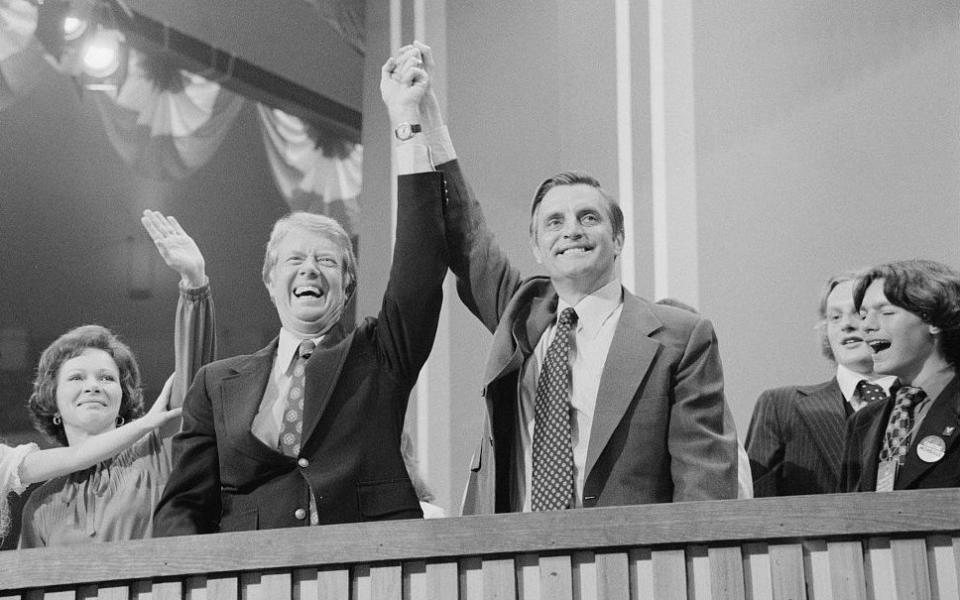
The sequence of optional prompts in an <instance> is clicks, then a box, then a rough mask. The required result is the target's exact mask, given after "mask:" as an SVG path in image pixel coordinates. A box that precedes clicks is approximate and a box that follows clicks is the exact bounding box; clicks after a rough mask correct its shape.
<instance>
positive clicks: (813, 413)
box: [747, 379, 847, 498]
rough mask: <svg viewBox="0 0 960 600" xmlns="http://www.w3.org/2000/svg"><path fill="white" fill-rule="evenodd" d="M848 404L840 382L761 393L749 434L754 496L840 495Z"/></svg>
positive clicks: (827, 382)
mask: <svg viewBox="0 0 960 600" xmlns="http://www.w3.org/2000/svg"><path fill="white" fill-rule="evenodd" d="M844 402H845V400H844V398H843V394H842V393H841V392H840V386H839V385H837V380H836V379H831V380H830V381H826V382H824V383H821V384H818V385H808V386H790V387H782V388H776V389H772V390H766V391H765V392H763V393H762V394H760V398H759V399H758V400H757V403H756V405H754V408H753V418H751V419H750V429H749V430H748V431H747V454H748V455H749V456H750V470H751V472H752V473H753V493H754V496H755V497H758V498H759V497H762V496H793V495H801V494H830V493H833V492H836V491H837V486H838V484H839V481H840V462H841V459H842V458H843V444H844V440H845V439H846V428H847V413H846V410H845V409H844V406H843V403H844Z"/></svg>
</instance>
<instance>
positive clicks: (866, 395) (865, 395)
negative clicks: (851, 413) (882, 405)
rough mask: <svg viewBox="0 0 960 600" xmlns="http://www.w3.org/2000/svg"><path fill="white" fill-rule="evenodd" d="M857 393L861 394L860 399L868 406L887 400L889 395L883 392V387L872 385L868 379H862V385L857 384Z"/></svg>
mask: <svg viewBox="0 0 960 600" xmlns="http://www.w3.org/2000/svg"><path fill="white" fill-rule="evenodd" d="M857 393H858V394H860V399H861V400H863V401H864V402H865V403H866V404H870V403H871V402H880V401H882V400H886V399H887V393H886V392H884V391H883V386H880V385H877V384H875V383H870V382H869V381H867V380H866V379H861V380H860V383H858V384H857Z"/></svg>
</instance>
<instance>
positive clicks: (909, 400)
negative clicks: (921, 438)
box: [880, 385, 927, 464]
mask: <svg viewBox="0 0 960 600" xmlns="http://www.w3.org/2000/svg"><path fill="white" fill-rule="evenodd" d="M926 396H927V394H926V393H925V392H924V391H923V390H921V389H920V388H917V387H910V386H909V385H905V386H903V387H901V388H900V389H899V390H897V395H896V400H895V401H894V405H893V411H892V412H891V413H890V422H889V423H888V424H887V431H886V433H885V434H884V436H883V448H882V449H881V450H880V461H881V462H884V461H888V460H894V459H896V460H898V461H899V462H900V464H903V457H904V456H906V455H907V450H908V449H909V448H910V436H911V435H912V434H913V431H911V430H912V429H913V409H914V408H915V407H916V406H917V404H920V402H922V401H923V399H924V398H925V397H926Z"/></svg>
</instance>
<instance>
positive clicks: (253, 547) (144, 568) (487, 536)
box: [0, 490, 960, 600]
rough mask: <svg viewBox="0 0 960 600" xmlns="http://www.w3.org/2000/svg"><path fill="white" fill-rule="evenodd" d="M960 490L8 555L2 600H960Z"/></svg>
mask: <svg viewBox="0 0 960 600" xmlns="http://www.w3.org/2000/svg"><path fill="white" fill-rule="evenodd" d="M958 571H960V490H927V491H911V492H893V493H870V494H856V495H855V494H843V495H835V496H803V497H795V498H771V499H760V500H731V501H723V502H690V503H682V504H660V505H649V506H632V507H619V508H601V509H587V510H578V511H561V512H552V513H537V514H511V515H495V516H478V517H465V518H456V519H439V520H430V521H392V522H385V523H360V524H352V525H333V526H327V527H312V528H311V527H308V528H298V529H278V530H271V531H260V532H250V533H225V534H217V535H207V536H188V537H180V538H166V539H156V540H142V541H131V542H122V543H112V544H97V545H90V546H73V547H62V548H49V549H37V550H21V551H8V552H0V599H2V600H6V599H14V598H15V599H18V600H19V599H23V600H27V599H31V600H32V599H35V598H44V599H57V600H66V599H73V598H77V599H80V598H110V599H126V598H131V599H133V598H136V599H141V600H145V599H147V598H151V599H161V598H162V599H167V598H187V599H190V600H200V599H204V598H206V599H210V600H212V599H229V600H241V599H242V600H254V599H264V600H276V599H280V600H283V599H300V600H302V599H307V598H310V599H315V598H316V599H326V598H331V599H335V600H348V599H353V600H366V599H370V600H385V599H390V600H401V599H408V598H410V599H420V598H423V599H438V600H456V599H458V598H459V599H474V598H476V599H492V598H505V599H511V598H522V599H523V600H533V599H545V600H546V599H549V600H562V599H570V600H573V599H587V598H630V599H637V600H639V599H655V600H673V599H677V600H680V599H697V600H700V599H719V598H731V599H738V600H739V599H743V598H746V599H756V600H760V599H765V598H773V599H780V598H784V599H786V598H791V599H800V598H814V599H816V600H821V599H830V598H832V599H834V600H855V599H861V598H863V599H866V598H875V599H882V598H890V599H898V598H918V599H923V598H933V599H938V598H939V599H947V598H952V599H955V598H958V597H960V588H958Z"/></svg>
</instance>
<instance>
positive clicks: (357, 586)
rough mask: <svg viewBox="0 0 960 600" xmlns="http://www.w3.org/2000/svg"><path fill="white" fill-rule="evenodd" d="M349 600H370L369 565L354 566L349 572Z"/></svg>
mask: <svg viewBox="0 0 960 600" xmlns="http://www.w3.org/2000/svg"><path fill="white" fill-rule="evenodd" d="M350 589H351V594H350V599H351V600H370V598H371V592H370V565H367V564H362V565H354V567H353V569H352V570H351V571H350Z"/></svg>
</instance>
